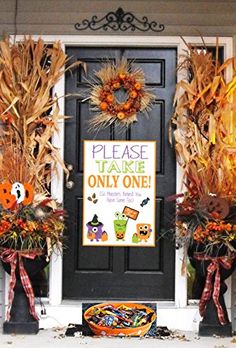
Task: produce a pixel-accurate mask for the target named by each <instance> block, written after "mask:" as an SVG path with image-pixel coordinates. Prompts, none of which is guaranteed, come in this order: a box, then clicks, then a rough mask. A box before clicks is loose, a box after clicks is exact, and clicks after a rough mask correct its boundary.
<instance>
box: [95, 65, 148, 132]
mask: <svg viewBox="0 0 236 348" xmlns="http://www.w3.org/2000/svg"><path fill="white" fill-rule="evenodd" d="M95 75H96V79H95V81H94V84H93V85H92V90H91V94H90V102H91V105H92V110H93V111H96V112H97V113H98V114H97V115H96V116H95V117H94V118H93V119H92V120H91V121H90V129H94V130H95V129H98V128H100V127H106V126H109V125H111V124H112V123H114V122H115V123H117V124H119V125H123V126H129V125H130V124H131V123H133V122H134V121H136V120H137V113H139V112H143V111H148V110H149V109H150V105H151V102H152V101H153V100H154V95H153V94H152V93H150V92H149V91H148V90H147V89H146V87H145V77H144V72H143V71H142V70H141V69H140V68H137V69H135V70H132V69H131V64H130V63H129V62H127V60H125V59H123V60H121V61H119V62H118V63H117V64H112V63H107V64H105V65H104V67H103V68H102V69H101V70H99V71H97V72H96V73H95ZM120 89H123V90H124V91H125V92H126V93H127V98H126V100H125V101H124V102H119V101H118V100H117V98H116V96H115V92H116V91H119V90H120Z"/></svg>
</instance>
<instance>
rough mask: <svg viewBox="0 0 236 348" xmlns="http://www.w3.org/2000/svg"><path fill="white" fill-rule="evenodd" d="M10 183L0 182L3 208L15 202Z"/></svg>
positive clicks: (7, 207) (11, 205) (0, 198)
mask: <svg viewBox="0 0 236 348" xmlns="http://www.w3.org/2000/svg"><path fill="white" fill-rule="evenodd" d="M11 188H12V185H11V184H10V183H9V182H5V183H2V184H0V201H1V203H2V206H3V208H4V209H11V208H12V207H13V206H14V204H15V203H16V197H15V196H14V195H12V194H11Z"/></svg>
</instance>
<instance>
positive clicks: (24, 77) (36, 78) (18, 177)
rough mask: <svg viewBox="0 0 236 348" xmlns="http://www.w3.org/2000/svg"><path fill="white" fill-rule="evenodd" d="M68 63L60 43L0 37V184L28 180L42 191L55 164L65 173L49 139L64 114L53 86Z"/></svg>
mask: <svg viewBox="0 0 236 348" xmlns="http://www.w3.org/2000/svg"><path fill="white" fill-rule="evenodd" d="M67 61H68V57H67V56H66V54H65V53H64V52H63V50H62V48H61V45H60V42H54V43H53V44H52V45H50V46H47V45H46V44H45V42H44V41H43V40H42V39H39V40H38V41H37V42H36V41H34V40H33V39H32V38H31V37H28V38H24V40H23V41H21V42H19V43H16V44H12V43H11V42H10V40H9V39H8V38H6V39H5V40H3V41H0V119H1V122H2V127H1V133H0V146H1V157H0V181H1V182H2V181H9V182H11V183H14V182H16V181H19V182H22V183H24V182H28V183H31V184H32V185H33V187H34V190H35V193H38V194H47V188H46V187H48V185H49V184H50V182H51V178H52V172H54V171H55V172H56V171H57V165H58V164H60V165H61V166H62V168H63V169H64V171H65V173H67V168H66V167H65V164H64V162H63V160H62V158H61V157H60V154H59V149H57V148H56V147H55V146H53V145H52V143H51V139H52V136H53V134H54V132H57V131H58V126H57V123H58V121H60V119H62V118H63V116H61V115H60V112H59V107H58V97H57V96H56V95H54V94H53V87H54V85H55V84H56V83H57V82H58V80H59V79H60V77H61V76H62V75H63V74H64V72H65V64H66V63H67ZM79 64H81V62H78V63H76V65H79ZM69 68H71V66H69V67H68V68H67V69H69Z"/></svg>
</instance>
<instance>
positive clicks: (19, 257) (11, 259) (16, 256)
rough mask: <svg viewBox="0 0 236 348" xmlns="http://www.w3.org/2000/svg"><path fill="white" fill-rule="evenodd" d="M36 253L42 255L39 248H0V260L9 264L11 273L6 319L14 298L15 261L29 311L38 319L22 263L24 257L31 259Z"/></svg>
mask: <svg viewBox="0 0 236 348" xmlns="http://www.w3.org/2000/svg"><path fill="white" fill-rule="evenodd" d="M38 255H42V251H41V250H32V251H18V250H13V249H6V248H1V250H0V258H1V260H2V261H3V262H5V263H10V266H11V275H10V282H9V292H8V308H7V321H9V320H10V312H11V307H12V302H13V299H14V288H15V285H16V266H17V261H19V273H20V279H21V283H22V286H23V288H24V290H25V294H26V296H27V297H28V300H29V306H30V308H29V312H30V314H31V315H32V316H33V317H34V318H35V319H36V320H38V316H37V314H36V311H35V306H34V291H33V288H32V285H31V281H30V279H29V276H28V274H27V272H26V270H25V267H24V263H23V258H24V257H25V258H27V259H31V260H33V259H35V257H36V256H38Z"/></svg>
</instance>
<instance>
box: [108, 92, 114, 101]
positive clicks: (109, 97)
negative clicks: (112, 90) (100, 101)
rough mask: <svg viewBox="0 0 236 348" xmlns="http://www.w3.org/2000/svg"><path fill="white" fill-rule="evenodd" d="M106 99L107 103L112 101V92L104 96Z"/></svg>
mask: <svg viewBox="0 0 236 348" xmlns="http://www.w3.org/2000/svg"><path fill="white" fill-rule="evenodd" d="M106 100H107V102H108V103H112V102H113V100H114V97H113V95H112V94H108V96H107V97H106Z"/></svg>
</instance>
